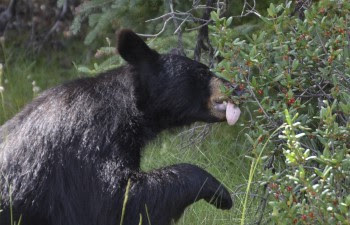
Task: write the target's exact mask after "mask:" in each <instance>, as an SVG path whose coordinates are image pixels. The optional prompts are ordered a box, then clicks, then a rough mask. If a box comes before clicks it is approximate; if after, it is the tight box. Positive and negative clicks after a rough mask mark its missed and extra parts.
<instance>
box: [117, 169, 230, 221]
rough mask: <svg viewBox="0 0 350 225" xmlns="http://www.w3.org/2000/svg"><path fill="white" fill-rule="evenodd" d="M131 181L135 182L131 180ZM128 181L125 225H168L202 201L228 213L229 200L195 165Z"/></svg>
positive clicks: (224, 191)
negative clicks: (129, 182) (140, 223)
mask: <svg viewBox="0 0 350 225" xmlns="http://www.w3.org/2000/svg"><path fill="white" fill-rule="evenodd" d="M133 178H134V179H133ZM133 178H131V188H130V191H129V196H128V201H127V204H126V213H125V216H124V223H123V224H128V225H133V224H139V221H140V215H142V224H143V225H167V224H170V223H171V221H172V220H175V221H176V220H177V219H179V217H180V216H181V215H182V213H183V211H184V210H185V208H186V207H187V206H189V205H190V204H192V203H194V202H196V201H198V200H201V199H204V200H206V201H207V202H209V203H211V204H213V205H215V206H216V207H217V208H220V209H230V208H231V207H232V199H231V196H230V194H229V192H228V191H227V190H226V189H225V187H224V186H223V185H222V184H221V183H220V182H219V181H218V180H216V179H215V178H214V177H213V176H212V175H211V174H209V173H208V172H206V171H205V170H203V169H201V168H199V167H198V166H195V165H190V164H178V165H174V166H170V167H166V168H163V169H159V170H154V171H152V172H150V173H138V174H136V175H135V177H133Z"/></svg>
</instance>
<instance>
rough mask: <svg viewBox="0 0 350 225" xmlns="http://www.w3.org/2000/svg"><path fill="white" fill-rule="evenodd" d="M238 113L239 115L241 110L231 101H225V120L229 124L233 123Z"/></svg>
mask: <svg viewBox="0 0 350 225" xmlns="http://www.w3.org/2000/svg"><path fill="white" fill-rule="evenodd" d="M239 115H241V110H240V109H239V108H238V107H236V106H235V105H234V104H232V103H230V102H229V103H227V106H226V120H227V123H228V124H229V125H234V124H235V123H236V122H237V120H238V118H239Z"/></svg>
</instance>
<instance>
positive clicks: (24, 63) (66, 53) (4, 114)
mask: <svg viewBox="0 0 350 225" xmlns="http://www.w3.org/2000/svg"><path fill="white" fill-rule="evenodd" d="M82 48H83V47H79V46H78V47H74V48H66V49H64V50H62V51H53V50H50V51H47V52H42V53H41V54H39V55H36V56H35V57H33V56H28V55H27V54H25V52H24V50H23V49H22V48H14V47H13V46H9V47H8V48H6V49H1V51H0V62H1V63H3V64H4V65H5V67H4V75H3V77H2V84H3V86H4V88H5V90H4V92H3V97H4V98H3V104H1V105H2V106H1V109H0V123H1V124H2V123H4V122H5V121H6V120H8V119H9V118H11V117H12V116H13V115H14V114H15V113H17V112H18V111H20V110H21V109H22V108H23V106H24V105H25V104H26V103H27V102H29V101H31V100H32V99H33V97H35V95H36V94H35V93H34V92H33V85H32V82H33V81H35V82H36V85H37V86H39V87H40V89H41V90H44V89H47V88H49V87H52V86H55V85H57V84H59V83H62V82H64V81H67V80H70V79H74V78H77V77H78V76H79V75H78V72H77V71H76V69H75V68H74V66H73V64H72V62H73V61H74V62H76V63H77V64H80V63H86V61H87V60H88V59H87V57H86V56H85V54H82V52H83V53H84V51H82ZM85 52H86V51H85ZM5 81H6V82H5ZM202 125H203V124H195V125H194V126H202ZM188 129H189V127H187V128H184V129H177V130H175V131H174V130H173V131H167V132H163V133H162V134H161V135H160V136H159V137H158V138H157V139H156V140H154V141H153V142H151V143H150V144H149V145H148V146H147V148H146V149H145V151H144V152H143V158H142V169H143V170H146V171H149V170H152V169H156V168H160V167H163V166H166V165H172V164H176V163H183V162H187V163H192V164H196V165H198V166H200V167H202V168H203V169H205V170H207V171H208V172H210V173H211V174H213V175H214V176H215V177H216V178H217V179H218V180H220V181H221V182H223V184H224V185H225V186H226V187H227V188H228V189H229V190H230V192H232V193H233V195H232V196H233V197H234V207H233V209H231V210H227V211H222V210H218V209H216V208H215V207H213V206H211V205H210V204H208V203H206V202H204V201H199V202H197V203H195V204H193V205H192V206H190V207H188V208H187V210H186V211H185V213H184V215H183V217H181V218H180V220H179V221H178V222H177V224H179V225H180V224H181V225H188V224H208V225H209V224H211V225H214V224H217V225H224V224H239V223H240V221H241V214H242V209H243V202H244V196H245V187H246V186H240V185H241V184H246V183H247V180H248V178H249V170H250V161H248V160H247V159H246V158H245V154H246V153H247V152H246V151H247V149H248V147H247V146H248V145H247V144H246V143H245V140H244V135H243V133H244V130H243V131H242V128H241V127H240V126H239V124H238V125H236V126H233V127H231V126H228V125H226V124H225V123H221V124H215V125H212V126H211V127H210V129H209V133H208V135H206V136H205V138H204V139H202V140H200V141H197V142H195V143H192V144H189V142H190V140H193V139H189V136H191V134H193V136H194V137H196V136H197V135H198V134H200V132H201V131H203V127H202V128H199V129H197V130H196V132H195V133H191V132H189V131H188ZM238 187H241V188H238ZM248 217H249V215H248ZM252 217H255V216H252ZM248 221H249V220H248Z"/></svg>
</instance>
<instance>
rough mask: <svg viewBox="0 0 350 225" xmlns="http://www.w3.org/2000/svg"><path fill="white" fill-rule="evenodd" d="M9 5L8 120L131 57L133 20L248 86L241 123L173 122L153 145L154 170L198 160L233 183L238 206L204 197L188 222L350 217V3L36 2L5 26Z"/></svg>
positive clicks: (163, 43)
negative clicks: (122, 52) (125, 46)
mask: <svg viewBox="0 0 350 225" xmlns="http://www.w3.org/2000/svg"><path fill="white" fill-rule="evenodd" d="M9 2H12V3H13V2H16V1H14V0H11V1H9ZM10 5H11V4H4V6H6V7H3V8H4V9H3V10H2V11H1V9H0V36H1V37H0V42H1V51H0V63H1V65H2V67H1V69H0V82H1V83H0V93H1V100H2V109H1V110H0V121H1V123H3V122H5V121H6V120H7V119H9V118H11V117H12V116H13V115H14V114H15V113H16V112H18V111H19V110H20V109H21V108H22V107H23V105H24V104H25V103H27V102H28V101H30V100H31V99H33V98H34V97H35V96H36V95H37V94H39V93H40V91H41V90H44V89H46V88H49V87H51V86H54V85H56V84H58V83H61V82H64V81H66V80H69V79H74V78H76V77H78V76H95V75H96V74H98V73H99V72H101V71H104V70H108V69H110V68H113V67H116V66H118V65H120V64H121V63H122V61H121V60H120V58H119V57H118V55H117V54H116V53H115V50H114V42H115V41H114V36H115V33H114V32H115V30H117V29H119V28H120V27H132V28H133V29H134V30H136V31H137V32H139V33H140V34H143V35H144V36H146V37H148V42H149V44H150V45H151V46H152V47H153V48H155V49H157V50H158V51H160V52H168V51H170V50H171V49H172V48H176V50H177V51H178V52H179V53H185V54H186V55H187V56H189V57H191V58H193V57H196V56H200V58H197V59H198V60H201V61H202V62H205V63H207V64H209V65H211V66H212V68H213V72H215V73H216V74H217V75H218V76H221V77H223V78H225V79H227V80H228V81H230V82H232V83H234V84H236V85H239V87H240V88H241V90H242V91H244V92H245V94H244V95H243V96H242V97H240V98H235V97H233V98H232V101H234V102H236V103H237V104H241V108H242V111H243V112H244V114H243V116H242V118H241V119H240V121H239V123H238V124H237V125H236V126H234V127H228V126H227V125H226V124H216V125H213V126H206V125H203V124H195V125H194V126H193V127H187V128H185V129H181V130H175V131H168V132H165V133H163V134H162V135H161V137H159V138H158V139H157V140H156V141H154V142H153V143H151V144H150V145H149V146H148V147H147V149H146V150H145V151H144V155H143V159H142V168H143V169H144V170H151V169H153V168H159V167H161V166H165V165H169V164H174V163H178V162H190V163H194V164H197V165H199V166H201V167H203V168H204V169H206V170H208V171H209V172H211V173H212V174H214V176H215V177H217V178H218V179H219V180H221V181H223V183H224V184H225V185H226V187H228V189H229V190H230V191H231V192H232V197H233V199H234V202H235V206H234V208H233V209H232V210H230V211H220V210H216V209H215V208H214V207H212V206H210V205H208V204H205V203H204V202H199V203H197V204H194V205H193V206H191V207H190V208H188V209H187V210H186V212H185V214H184V216H183V217H182V218H181V219H180V220H179V221H178V223H177V224H218V225H221V224H350V214H349V212H350V191H349V190H350V180H349V175H350V145H349V143H350V135H349V134H350V122H349V118H350V88H349V87H350V59H349V57H350V55H349V54H350V25H349V24H350V16H349V15H350V13H349V11H350V3H348V1H346V0H320V1H314V2H312V1H311V0H304V1H302V0H299V1H290V2H288V1H277V0H276V1H258V2H255V1H244V0H242V1H239V2H237V3H236V2H233V1H210V0H207V1H181V0H178V1H171V0H169V1H160V0H152V1H138V0H133V1H123V0H118V1H107V0H91V1H73V0H59V1H58V2H56V1H49V2H46V1H40V0H36V1H31V3H28V2H23V4H18V5H17V6H16V11H14V15H16V16H12V17H10V18H11V19H9V20H8V21H7V22H6V26H2V23H1V22H2V21H5V20H2V19H3V18H4V17H3V16H2V15H4V13H3V12H6V10H5V8H7V9H9V8H10V7H9V6H10ZM0 8H1V7H0ZM8 11H11V10H8ZM50 12H51V14H50ZM50 15H51V16H50ZM52 15H55V16H52ZM152 18H157V19H155V20H153V19H152ZM25 19H27V20H25ZM28 19H29V21H30V22H29V23H24V22H23V21H28ZM150 19H151V20H150ZM146 20H150V21H149V22H146V23H145V22H144V21H146ZM3 24H4V23H3ZM206 25H209V30H205V29H204V28H208V26H206ZM1 26H2V27H1ZM163 28H164V29H163ZM206 31H207V33H206ZM19 34H20V35H19ZM73 34H75V35H73ZM201 43H202V44H201ZM222 91H223V92H224V93H226V94H228V95H229V96H230V93H231V91H232V90H225V89H223V90H222Z"/></svg>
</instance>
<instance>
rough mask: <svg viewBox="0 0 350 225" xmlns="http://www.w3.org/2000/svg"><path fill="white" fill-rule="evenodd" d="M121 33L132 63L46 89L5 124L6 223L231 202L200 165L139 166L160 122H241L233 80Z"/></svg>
mask: <svg viewBox="0 0 350 225" xmlns="http://www.w3.org/2000/svg"><path fill="white" fill-rule="evenodd" d="M118 40H119V41H118V46H117V49H118V51H119V54H120V55H121V57H122V58H123V59H125V60H126V61H127V65H125V66H122V67H119V68H117V69H114V70H111V71H109V72H106V73H103V74H100V75H99V76H96V77H93V78H91V77H90V78H83V79H78V80H75V81H72V82H68V83H66V84H63V85H60V86H58V87H54V88H51V89H49V90H47V91H44V92H43V93H42V94H41V95H40V96H39V97H37V98H36V99H35V100H34V101H33V102H32V103H30V104H28V105H27V106H26V107H25V108H24V109H23V110H22V111H21V112H20V113H18V114H17V115H16V116H14V117H13V118H12V119H11V120H9V121H7V122H6V123H5V124H4V125H3V126H2V127H1V128H0V169H1V170H0V172H1V174H0V194H1V202H0V203H1V209H2V210H3V211H2V212H1V213H0V224H10V223H11V221H13V220H17V221H18V219H19V218H20V219H21V224H22V225H23V224H24V225H26V224H29V225H112V224H113V225H116V224H120V223H121V222H123V224H125V225H134V224H136V225H137V224H143V225H146V224H147V225H167V224H170V223H172V221H176V219H178V218H179V217H180V216H181V214H182V213H183V211H184V209H185V208H186V207H187V206H188V205H190V204H192V203H194V202H196V201H197V200H200V199H204V200H205V201H207V202H209V203H211V204H214V205H215V206H216V207H218V208H221V209H229V208H231V206H232V200H231V197H230V194H229V192H228V191H227V190H226V189H225V188H224V187H223V185H222V184H221V183H220V182H219V181H217V180H216V179H215V178H214V177H213V176H212V175H210V174H209V173H208V172H206V171H204V170H203V169H201V168H199V167H197V166H195V165H190V164H178V165H173V166H169V167H166V168H162V169H159V170H154V171H151V172H149V173H145V172H142V171H141V170H140V159H141V151H142V149H143V148H144V146H145V144H146V143H147V141H149V140H151V139H152V138H154V137H155V136H156V135H157V134H158V133H159V132H160V131H162V130H164V129H167V128H172V127H178V126H182V125H188V124H191V123H193V122H195V121H205V122H219V121H223V120H225V118H226V119H227V120H228V122H229V123H231V124H232V123H234V122H235V121H236V120H237V118H238V116H239V112H240V111H239V109H238V107H235V106H234V105H233V104H232V103H226V102H224V100H225V98H224V97H223V96H222V94H221V92H220V90H219V88H220V86H221V85H226V84H224V82H223V81H221V80H220V79H219V78H216V77H215V76H214V75H213V74H212V73H211V72H210V70H209V69H208V67H207V66H205V65H203V64H201V63H199V62H196V61H193V60H191V59H188V58H186V57H183V56H178V55H173V54H164V55H161V54H158V53H157V52H156V51H154V50H152V49H150V48H149V47H148V46H147V45H146V44H145V42H144V41H143V40H142V39H141V38H140V37H139V36H137V35H136V34H135V33H133V32H132V31H130V30H127V29H125V30H122V31H120V32H119V35H118ZM226 109H227V110H226ZM128 183H129V184H130V185H129V186H128ZM127 186H128V187H129V189H127V188H126V187H127ZM126 190H128V192H127V194H126ZM126 196H127V199H125V198H126ZM124 200H125V202H126V203H125V204H124ZM123 205H125V207H123ZM123 211H124V213H122V212H123ZM141 217H142V222H141V223H140V220H141Z"/></svg>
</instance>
